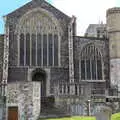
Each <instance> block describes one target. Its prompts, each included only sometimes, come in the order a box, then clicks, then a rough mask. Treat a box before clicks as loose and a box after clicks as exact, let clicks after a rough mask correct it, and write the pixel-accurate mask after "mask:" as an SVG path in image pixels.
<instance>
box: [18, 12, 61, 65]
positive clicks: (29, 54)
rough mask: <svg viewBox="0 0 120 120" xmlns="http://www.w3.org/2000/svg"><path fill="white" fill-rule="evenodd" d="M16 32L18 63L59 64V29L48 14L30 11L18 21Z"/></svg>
mask: <svg viewBox="0 0 120 120" xmlns="http://www.w3.org/2000/svg"><path fill="white" fill-rule="evenodd" d="M17 32H19V35H20V36H19V37H18V38H19V39H18V40H19V43H20V45H19V48H18V49H19V50H18V51H19V57H18V58H20V60H18V61H19V63H18V64H19V65H22V66H24V65H25V66H29V65H31V66H36V65H37V66H59V63H60V62H59V60H60V59H59V56H60V55H59V54H60V45H59V44H60V31H59V29H58V26H57V25H56V24H55V23H54V21H53V20H52V19H51V18H50V16H48V15H46V14H45V13H42V12H40V11H39V12H38V11H36V12H34V13H30V14H28V15H27V16H25V17H24V19H23V20H22V21H21V22H20V24H19V30H17ZM25 42H26V45H24V43H25ZM23 46H25V48H23ZM23 57H24V60H23Z"/></svg>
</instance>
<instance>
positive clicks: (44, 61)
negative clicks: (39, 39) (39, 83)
mask: <svg viewBox="0 0 120 120" xmlns="http://www.w3.org/2000/svg"><path fill="white" fill-rule="evenodd" d="M43 65H44V66H47V35H45V34H44V35H43Z"/></svg>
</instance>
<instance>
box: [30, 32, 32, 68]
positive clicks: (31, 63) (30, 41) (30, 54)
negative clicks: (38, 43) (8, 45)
mask: <svg viewBox="0 0 120 120" xmlns="http://www.w3.org/2000/svg"><path fill="white" fill-rule="evenodd" d="M31 38H32V33H31V31H30V66H31V65H32V39H31Z"/></svg>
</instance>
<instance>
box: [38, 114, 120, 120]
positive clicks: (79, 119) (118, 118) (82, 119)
mask: <svg viewBox="0 0 120 120" xmlns="http://www.w3.org/2000/svg"><path fill="white" fill-rule="evenodd" d="M40 120H96V118H95V117H86V116H76V117H65V118H49V119H40ZM111 120H120V113H115V114H113V115H112V119H111Z"/></svg>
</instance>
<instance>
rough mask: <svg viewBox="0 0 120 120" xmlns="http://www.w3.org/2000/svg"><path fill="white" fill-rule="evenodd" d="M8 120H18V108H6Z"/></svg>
mask: <svg viewBox="0 0 120 120" xmlns="http://www.w3.org/2000/svg"><path fill="white" fill-rule="evenodd" d="M8 120H18V107H8Z"/></svg>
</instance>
